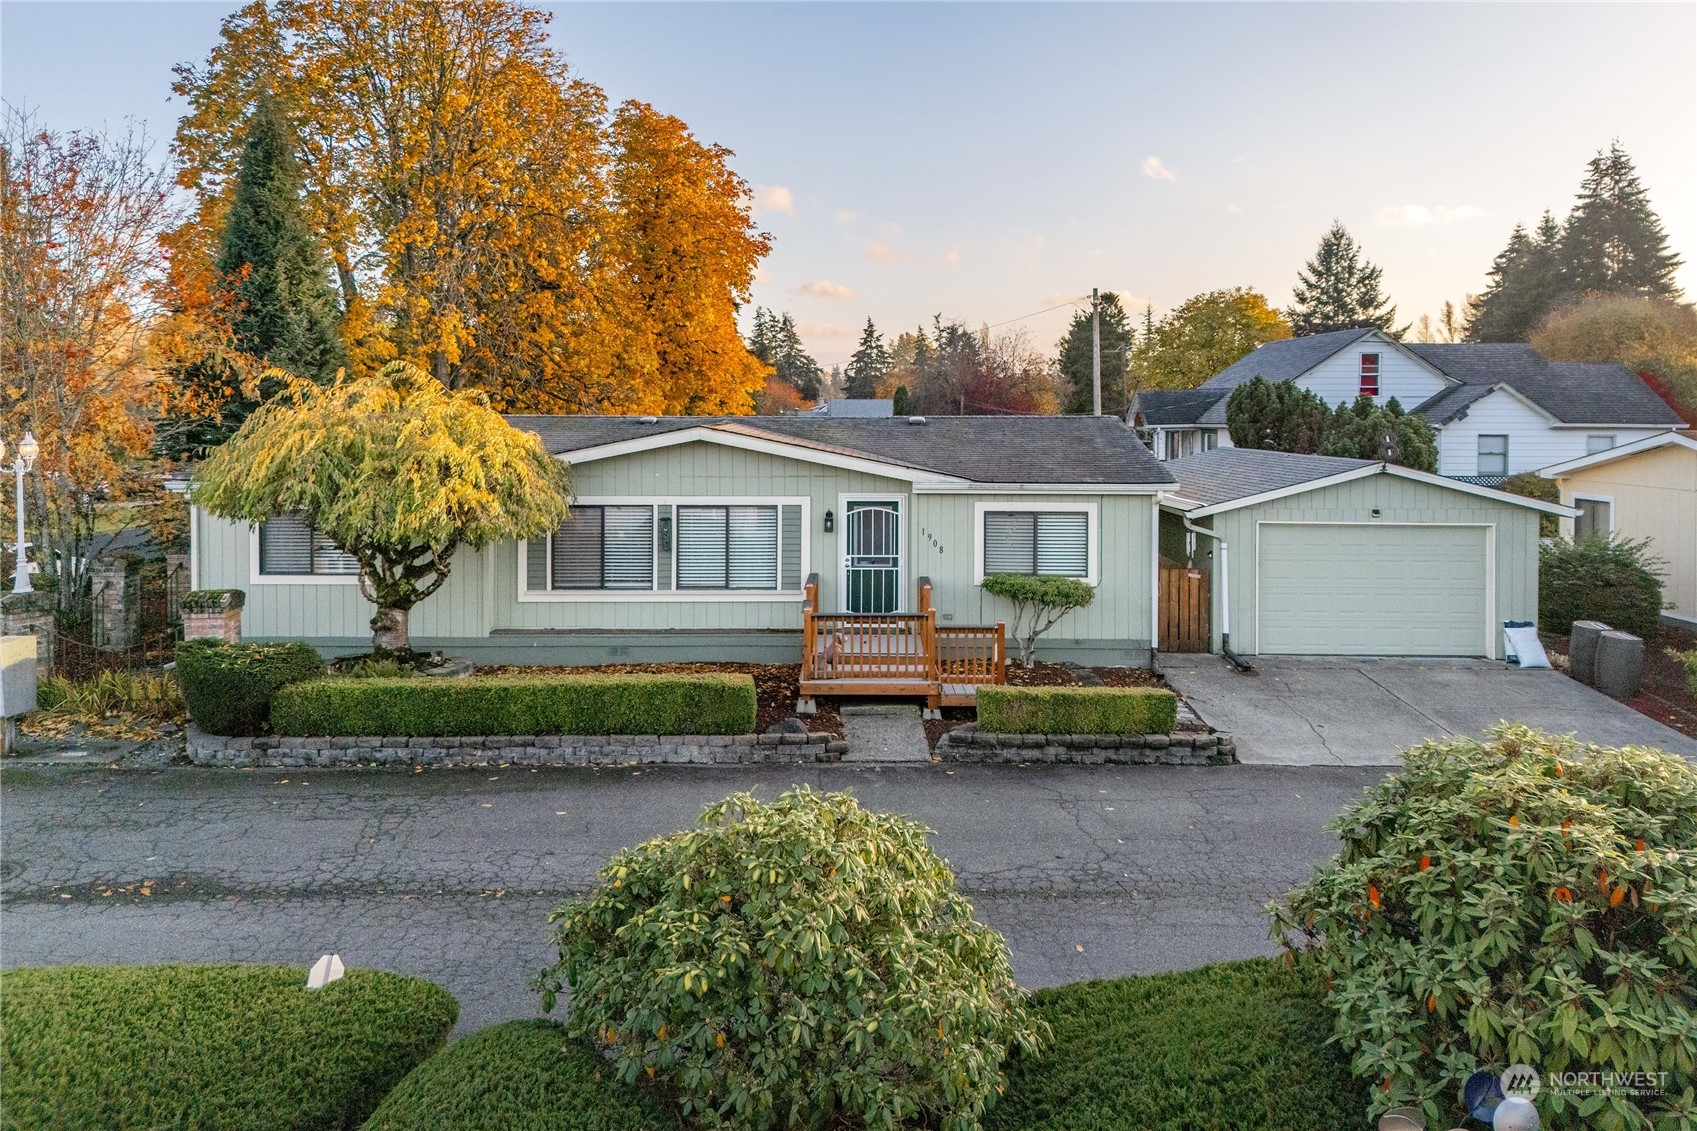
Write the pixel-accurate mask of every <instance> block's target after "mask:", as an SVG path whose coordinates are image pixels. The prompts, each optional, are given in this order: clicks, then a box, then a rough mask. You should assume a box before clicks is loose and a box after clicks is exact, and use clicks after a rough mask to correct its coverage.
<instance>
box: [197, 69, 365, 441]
mask: <svg viewBox="0 0 1697 1131" xmlns="http://www.w3.org/2000/svg"><path fill="white" fill-rule="evenodd" d="M217 269H218V274H219V275H220V277H222V278H223V279H224V280H225V283H226V285H227V286H229V287H231V288H232V289H233V290H234V292H235V295H236V298H237V300H238V304H239V305H238V309H237V311H236V313H235V317H234V327H233V328H234V330H235V333H236V340H237V342H238V344H239V345H240V346H241V348H242V350H243V351H244V352H246V353H248V354H251V355H252V356H254V357H257V358H261V359H263V360H264V361H265V362H267V363H268V364H270V365H274V366H277V367H278V368H279V369H285V370H287V371H288V372H290V373H292V374H294V375H295V376H297V377H307V378H310V379H312V380H315V381H327V380H329V379H330V378H332V377H334V376H335V375H336V370H337V369H338V368H340V367H341V366H342V365H343V364H344V361H345V353H344V351H343V347H342V338H341V334H340V332H339V330H338V325H337V324H338V320H339V314H338V310H337V303H336V296H335V292H334V291H333V290H332V289H331V284H330V265H329V261H328V258H327V257H326V255H325V253H324V249H323V247H322V246H320V244H319V242H318V239H317V237H316V236H314V235H313V231H312V228H311V226H310V225H309V224H308V223H307V220H306V215H305V212H304V211H303V208H302V201H301V175H300V170H299V169H298V167H297V166H296V164H295V134H294V129H293V127H292V126H291V125H290V124H289V120H288V118H287V117H286V116H285V115H284V113H283V111H282V108H281V107H279V106H278V105H277V103H276V102H275V101H273V100H272V99H270V98H261V99H260V100H259V103H258V105H257V106H256V107H255V108H254V112H253V117H252V119H251V120H250V121H249V123H248V132H247V142H246V144H245V145H244V146H243V148H242V159H241V165H240V166H239V168H238V169H237V172H236V192H235V198H234V200H232V202H231V205H230V217H229V220H228V221H227V222H226V224H225V227H224V238H223V243H222V247H221V248H220V251H219V255H218V262H217ZM261 392H262V395H264V394H266V393H268V392H269V390H264V389H262V390H261ZM253 407H254V406H253V405H252V404H249V405H247V406H246V408H247V411H252V408H253ZM242 416H243V417H244V418H245V416H246V412H243V413H242Z"/></svg>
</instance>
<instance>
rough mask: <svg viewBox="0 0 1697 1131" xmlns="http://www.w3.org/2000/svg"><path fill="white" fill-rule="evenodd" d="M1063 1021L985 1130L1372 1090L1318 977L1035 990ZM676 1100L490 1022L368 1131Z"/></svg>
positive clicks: (1190, 1120) (539, 1118)
mask: <svg viewBox="0 0 1697 1131" xmlns="http://www.w3.org/2000/svg"><path fill="white" fill-rule="evenodd" d="M1031 1004H1032V1007H1033V1009H1034V1010H1035V1012H1037V1013H1038V1014H1039V1015H1040V1016H1042V1017H1043V1018H1044V1019H1045V1020H1047V1021H1048V1022H1049V1024H1050V1025H1051V1026H1052V1027H1053V1029H1054V1034H1055V1036H1054V1041H1053V1043H1052V1044H1051V1045H1050V1046H1049V1047H1048V1048H1047V1049H1046V1050H1045V1052H1044V1054H1043V1056H1042V1057H1041V1058H1039V1059H1036V1060H1027V1059H1019V1060H1015V1061H1013V1062H1011V1063H1010V1064H1009V1065H1008V1066H1007V1069H1008V1083H1007V1090H1006V1094H1005V1095H1004V1096H1003V1098H1002V1099H1001V1100H1000V1102H999V1103H998V1104H997V1105H996V1106H995V1107H994V1108H992V1109H991V1111H990V1114H989V1117H988V1118H987V1119H986V1120H985V1122H984V1127H985V1131H1340V1129H1344V1128H1354V1127H1363V1128H1364V1127H1366V1126H1367V1125H1368V1121H1367V1096H1366V1093H1365V1091H1364V1089H1363V1086H1362V1085H1360V1084H1358V1083H1357V1082H1356V1081H1355V1080H1353V1079H1352V1078H1351V1076H1350V1074H1349V1064H1348V1060H1347V1058H1346V1057H1345V1056H1344V1055H1343V1054H1342V1053H1340V1052H1339V1050H1338V1048H1337V1046H1336V1045H1331V1044H1327V1043H1326V1042H1327V1038H1329V1037H1330V1036H1331V1033H1332V1019H1331V1016H1330V1014H1329V1013H1328V1012H1327V1011H1326V1008H1325V1006H1324V1004H1322V1002H1321V999H1320V992H1319V989H1318V987H1317V986H1315V985H1314V983H1313V981H1312V979H1311V978H1310V977H1309V976H1308V975H1306V974H1304V973H1300V972H1297V971H1293V970H1289V969H1286V967H1285V966H1284V965H1283V963H1281V962H1274V961H1270V960H1266V959H1252V960H1250V961H1247V962H1232V963H1226V964H1223V965H1219V966H1205V967H1203V968H1201V969H1199V970H1188V971H1185V972H1183V973H1179V974H1160V975H1155V976H1153V977H1141V978H1121V979H1118V980H1116V981H1105V982H1081V983H1078V984H1076V985H1071V986H1063V987H1060V988H1059V989H1053V990H1040V991H1038V992H1037V993H1035V994H1033V995H1032V998H1031ZM678 1126H679V1125H678V1124H677V1123H676V1121H675V1118H674V1116H673V1114H672V1109H671V1108H670V1106H669V1105H668V1104H666V1103H665V1102H664V1101H662V1100H661V1099H660V1098H659V1097H657V1096H656V1095H655V1094H654V1093H653V1092H651V1091H649V1090H648V1089H646V1088H642V1087H638V1088H630V1087H626V1086H623V1085H620V1084H618V1083H616V1082H615V1081H614V1080H613V1078H612V1073H611V1071H610V1069H609V1066H608V1065H606V1064H605V1063H603V1062H602V1061H601V1060H600V1059H599V1058H598V1057H596V1056H595V1055H594V1054H593V1053H592V1052H591V1051H589V1050H588V1049H587V1048H585V1047H584V1046H582V1045H579V1044H575V1043H572V1042H569V1041H567V1040H566V1038H565V1036H564V1033H563V1031H562V1030H561V1029H560V1028H559V1027H558V1026H557V1025H554V1024H553V1023H551V1022H546V1021H520V1022H511V1023H509V1024H506V1025H497V1026H495V1027H494V1028H492V1029H485V1030H483V1031H482V1032H480V1033H476V1034H474V1035H472V1036H470V1037H467V1038H465V1039H464V1040H462V1041H460V1042H458V1043H457V1044H455V1045H453V1046H451V1047H450V1048H449V1049H448V1050H447V1051H446V1052H443V1053H442V1054H440V1055H439V1056H437V1057H436V1058H435V1059H434V1060H431V1061H429V1062H428V1063H426V1064H424V1065H423V1066H421V1067H420V1068H418V1069H416V1070H414V1072H413V1073H412V1075H410V1076H408V1077H407V1079H406V1080H405V1081H404V1082H402V1083H401V1085H400V1086H399V1087H397V1088H396V1089H395V1090H394V1091H393V1092H392V1093H390V1095H389V1097H388V1099H386V1100H384V1101H383V1104H382V1106H381V1107H379V1108H378V1109H377V1112H376V1113H375V1114H374V1115H373V1116H372V1118H371V1121H370V1122H369V1123H367V1124H366V1128H365V1131H434V1129H436V1128H451V1129H453V1131H544V1129H547V1131H675V1129H676V1128H677V1127H678Z"/></svg>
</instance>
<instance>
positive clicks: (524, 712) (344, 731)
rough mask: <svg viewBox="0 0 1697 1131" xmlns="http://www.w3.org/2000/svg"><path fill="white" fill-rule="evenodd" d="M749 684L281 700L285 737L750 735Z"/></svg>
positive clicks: (421, 690)
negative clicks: (364, 735) (380, 735)
mask: <svg viewBox="0 0 1697 1131" xmlns="http://www.w3.org/2000/svg"><path fill="white" fill-rule="evenodd" d="M754 719H755V694H754V679H753V678H752V677H751V676H747V675H569V676H474V677H470V678H461V679H418V678H405V677H403V678H399V679H323V680H315V681H313V682H311V683H300V684H295V685H293V686H291V687H287V688H284V689H283V690H282V691H281V692H279V693H278V695H277V700H276V702H275V703H274V704H273V705H272V708H271V725H272V728H273V729H274V730H275V731H276V732H277V733H278V734H312V735H350V734H385V735H386V734H394V735H467V734H748V733H750V732H752V731H753V730H754Z"/></svg>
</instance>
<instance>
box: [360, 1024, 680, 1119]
mask: <svg viewBox="0 0 1697 1131" xmlns="http://www.w3.org/2000/svg"><path fill="white" fill-rule="evenodd" d="M677 1126H678V1125H677V1120H676V1118H675V1117H674V1116H673V1114H672V1112H671V1109H670V1108H669V1107H668V1105H667V1104H666V1103H665V1102H664V1101H663V1100H662V1099H661V1098H660V1097H659V1096H658V1095H656V1094H655V1093H654V1092H653V1091H652V1090H650V1089H647V1088H635V1087H629V1086H627V1085H624V1084H620V1083H619V1082H617V1081H616V1080H614V1079H613V1067H612V1065H610V1064H608V1063H606V1062H605V1061H603V1060H602V1059H601V1058H600V1057H598V1056H596V1055H595V1052H594V1051H593V1050H592V1049H591V1048H590V1047H589V1046H588V1045H587V1044H585V1043H584V1042H582V1041H575V1040H572V1039H571V1038H570V1037H568V1036H567V1035H566V1031H565V1029H564V1028H563V1027H562V1026H560V1025H558V1024H556V1023H554V1022H552V1021H509V1022H507V1023H506V1024H504V1025H495V1026H493V1027H491V1028H488V1029H483V1030H480V1031H479V1032H476V1033H473V1034H472V1035H471V1036H469V1037H462V1038H461V1039H459V1040H457V1041H455V1042H454V1043H453V1044H451V1045H449V1046H448V1047H447V1048H446V1049H444V1050H443V1051H442V1052H440V1053H438V1054H437V1055H435V1056H433V1057H431V1058H430V1059H429V1060H427V1061H425V1062H424V1063H423V1064H421V1065H419V1066H418V1067H417V1068H415V1069H413V1070H412V1074H411V1075H409V1076H408V1077H407V1078H406V1079H405V1080H402V1081H401V1082H400V1084H399V1085H397V1086H396V1087H395V1090H394V1091H392V1092H390V1093H389V1094H388V1095H387V1096H385V1097H384V1098H383V1102H382V1103H380V1104H378V1105H377V1110H376V1111H374V1112H372V1114H371V1119H370V1120H369V1121H367V1123H366V1125H365V1131H445V1129H451V1131H677Z"/></svg>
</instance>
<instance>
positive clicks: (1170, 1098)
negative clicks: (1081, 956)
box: [984, 958, 1367, 1131]
mask: <svg viewBox="0 0 1697 1131" xmlns="http://www.w3.org/2000/svg"><path fill="white" fill-rule="evenodd" d="M1030 1007H1031V1011H1032V1012H1033V1013H1035V1014H1036V1015H1037V1016H1038V1017H1041V1018H1043V1019H1044V1020H1046V1021H1048V1023H1049V1025H1050V1026H1051V1027H1052V1028H1053V1029H1054V1034H1055V1036H1054V1041H1053V1044H1052V1046H1051V1047H1050V1048H1049V1049H1048V1050H1047V1051H1046V1052H1045V1053H1044V1054H1043V1056H1042V1057H1041V1058H1040V1059H1039V1058H1033V1057H1023V1056H1022V1057H1016V1058H1014V1059H1013V1061H1011V1062H1010V1063H1009V1065H1008V1084H1007V1095H1006V1096H1005V1097H1003V1099H1002V1101H1001V1102H1000V1103H998V1104H997V1105H996V1106H995V1107H994V1108H993V1109H991V1112H990V1115H989V1117H988V1118H987V1119H985V1121H984V1124H985V1126H986V1128H988V1129H990V1131H1129V1129H1136V1131H1251V1129H1253V1131H1319V1129H1327V1131H1330V1129H1333V1128H1353V1127H1363V1128H1364V1127H1366V1126H1367V1124H1366V1123H1365V1122H1363V1120H1362V1119H1361V1112H1362V1110H1363V1109H1364V1108H1365V1106H1366V1103H1367V1093H1366V1088H1365V1087H1364V1086H1362V1085H1361V1084H1359V1083H1357V1082H1355V1081H1354V1080H1352V1079H1350V1074H1349V1058H1348V1057H1347V1056H1345V1055H1344V1054H1343V1052H1342V1051H1340V1050H1339V1049H1338V1047H1337V1045H1336V1044H1334V1043H1330V1042H1329V1041H1328V1038H1329V1037H1330V1036H1331V1029H1332V1015H1331V1012H1330V1011H1329V1010H1328V1009H1327V1008H1326V1005H1325V1002H1324V1001H1323V1000H1322V998H1321V989H1320V986H1319V981H1318V979H1317V978H1316V977H1315V976H1314V975H1313V973H1312V972H1310V971H1304V970H1293V969H1289V968H1287V967H1286V966H1285V965H1284V964H1283V963H1278V962H1271V961H1268V960H1267V959H1264V958H1254V959H1250V960H1249V961H1247V962H1229V963H1225V964H1223V965H1219V966H1204V967H1202V968H1201V969H1199V970H1186V971H1184V972H1182V973H1178V974H1158V975H1155V976H1153V977H1147V978H1120V979H1117V980H1115V981H1106V982H1080V983H1077V984H1074V985H1070V986H1061V987H1059V988H1056V989H1052V990H1038V991H1037V992H1036V993H1034V994H1032V995H1031V999H1030Z"/></svg>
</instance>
